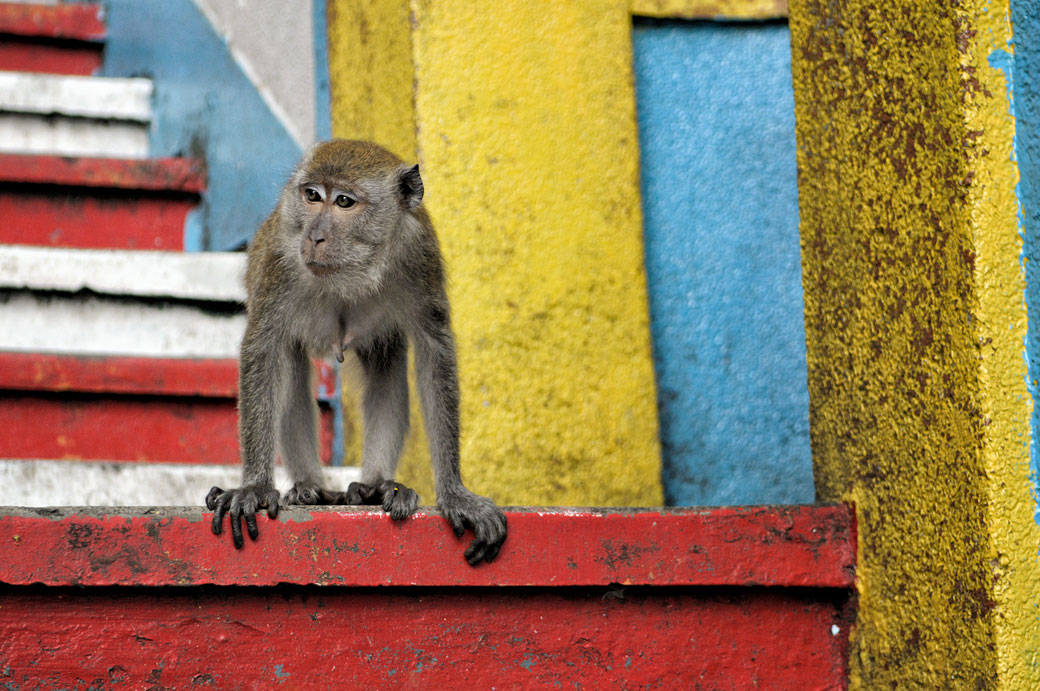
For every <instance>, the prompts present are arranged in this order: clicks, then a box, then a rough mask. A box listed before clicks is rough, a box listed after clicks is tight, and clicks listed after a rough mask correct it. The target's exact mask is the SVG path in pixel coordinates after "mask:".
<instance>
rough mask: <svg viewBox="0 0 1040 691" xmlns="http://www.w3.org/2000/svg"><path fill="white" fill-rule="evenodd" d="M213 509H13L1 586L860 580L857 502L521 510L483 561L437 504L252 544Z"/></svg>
mask: <svg viewBox="0 0 1040 691" xmlns="http://www.w3.org/2000/svg"><path fill="white" fill-rule="evenodd" d="M211 516H212V514H211V513H209V512H206V511H204V510H203V509H202V508H179V507H177V508H173V507H165V508H163V507H160V508H139V509H103V508H77V507H66V508H52V509H31V508H0V584H10V585H30V584H34V583H41V584H44V585H48V586H66V585H76V586H109V585H121V586H194V585H210V584H213V585H248V586H270V585H276V584H280V583H288V584H297V585H342V586H382V585H395V586H592V585H609V584H615V583H616V584H621V585H654V586H785V587H791V586H798V587H817V588H841V589H848V588H851V587H852V585H853V581H854V569H855V538H854V529H853V519H852V515H851V513H850V510H849V509H848V508H847V507H845V506H832V505H828V506H783V507H740V508H733V507H726V508H712V509H639V510H623V509H621V510H618V509H564V508H552V509H548V508H547V509H532V508H523V509H516V508H514V509H510V510H508V511H507V517H508V520H509V531H510V532H509V538H508V540H507V541H506V544H505V545H504V547H503V549H502V551H501V553H500V555H499V557H498V559H497V560H496V561H495V562H494V563H492V564H488V565H482V566H481V567H479V568H475V569H474V568H470V567H469V566H467V565H466V563H465V561H464V560H463V557H462V552H463V549H464V548H465V546H466V545H467V544H468V541H469V540H470V539H471V538H472V535H469V534H467V536H466V537H464V538H462V539H458V538H456V537H455V536H454V534H453V533H452V532H451V529H450V528H449V527H448V525H447V523H446V522H445V521H444V520H443V519H442V518H441V517H440V516H439V515H438V514H437V513H436V512H434V511H432V510H425V511H421V512H419V513H417V514H415V515H414V516H412V517H410V518H409V519H408V520H406V521H404V522H402V523H399V524H395V523H393V522H392V521H391V520H390V518H389V517H388V516H386V515H385V514H383V513H382V512H381V511H379V510H376V509H369V508H361V507H334V508H325V507H323V508H318V509H314V510H310V511H306V510H303V509H298V508H297V509H291V510H290V509H286V510H284V511H282V512H281V514H280V515H279V518H278V519H277V520H273V521H272V520H269V519H267V518H266V516H265V517H263V518H261V519H260V521H259V526H260V537H259V539H258V540H257V541H256V542H251V541H249V540H248V538H247V540H246V545H245V547H244V548H243V549H242V550H238V551H236V550H235V549H234V548H233V547H232V545H231V536H230V535H229V534H228V533H227V532H226V531H225V533H224V534H223V535H219V536H217V535H213V534H212V533H211V532H210V517H211Z"/></svg>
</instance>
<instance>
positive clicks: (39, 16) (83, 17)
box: [0, 2, 105, 42]
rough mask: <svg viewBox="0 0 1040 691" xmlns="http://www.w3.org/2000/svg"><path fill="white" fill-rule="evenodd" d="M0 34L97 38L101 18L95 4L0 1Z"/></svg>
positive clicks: (99, 37) (102, 28)
mask: <svg viewBox="0 0 1040 691" xmlns="http://www.w3.org/2000/svg"><path fill="white" fill-rule="evenodd" d="M0 34H9V35H15V36H32V37H40V38H52V39H66V40H75V41H90V42H100V41H103V40H104V38H105V22H104V21H103V19H102V10H101V6H100V5H97V4H79V3H77V4H68V5H41V4H36V3H14V2H10V3H7V2H5V3H0Z"/></svg>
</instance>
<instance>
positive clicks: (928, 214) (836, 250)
mask: <svg viewBox="0 0 1040 691" xmlns="http://www.w3.org/2000/svg"><path fill="white" fill-rule="evenodd" d="M791 5H792V6H791V31H792V46H793V49H792V53H793V55H792V59H793V66H794V79H795V97H796V99H795V100H796V110H797V134H798V164H799V177H800V181H799V194H800V206H801V229H802V230H801V233H802V262H803V283H804V288H805V308H806V337H807V345H808V366H809V388H810V426H811V437H812V447H813V457H814V469H815V475H816V483H817V491H818V493H819V495H820V498H821V499H823V500H846V501H852V502H855V503H856V509H857V517H858V520H859V552H860V556H859V582H858V588H859V594H860V599H859V615H858V617H859V620H858V623H857V628H856V632H855V634H854V637H853V651H852V659H851V661H850V669H851V675H852V682H853V686H854V687H855V688H862V689H875V688H890V687H891V688H909V687H920V688H1009V689H1010V688H1016V689H1019V688H1021V689H1032V688H1038V687H1040V669H1038V668H1037V667H1036V666H1035V665H1033V664H1031V663H1030V662H1029V661H1028V659H1027V657H1028V655H1027V652H1026V651H1027V650H1028V651H1033V650H1035V649H1036V648H1037V643H1038V630H1037V624H1036V590H1035V584H1036V583H1037V582H1040V581H1038V578H1037V576H1038V572H1037V558H1036V556H1037V545H1038V540H1037V535H1036V524H1035V523H1033V520H1032V513H1031V509H1032V500H1031V498H1030V496H1029V481H1028V438H1029V436H1028V435H1029V428H1028V421H1029V415H1030V410H1031V403H1030V400H1029V395H1028V393H1027V391H1026V387H1025V374H1026V369H1025V360H1024V357H1023V348H1024V337H1025V306H1024V300H1023V296H1024V292H1023V291H1024V282H1023V278H1022V272H1021V267H1020V265H1019V255H1020V250H1021V246H1020V239H1019V237H1018V230H1017V225H1016V222H1015V212H1016V206H1015V200H1014V184H1015V181H1016V179H1017V178H1016V175H1017V173H1016V171H1015V169H1014V164H1013V162H1012V158H1011V155H1010V147H1011V143H1012V136H1013V122H1012V121H1011V119H1010V116H1009V114H1008V103H1007V98H1006V95H1007V91H1006V84H1005V83H1004V82H1003V78H1002V75H1001V74H1000V73H999V72H998V71H997V70H994V69H992V68H990V67H989V65H988V62H987V58H988V55H989V51H990V50H991V48H992V46H993V45H1000V44H1002V43H1003V42H1004V41H1005V39H1006V37H1007V26H1006V21H1007V19H1006V17H1007V15H1006V9H1007V8H1006V6H1005V5H1001V4H999V3H987V2H983V1H981V0H977V1H969V2H965V3H960V6H959V7H958V8H953V7H952V6H948V5H946V4H941V3H928V4H924V3H915V2H890V3H873V2H863V1H852V2H847V3H843V4H842V5H841V6H835V5H833V4H832V3H828V2H825V1H823V0H797V1H796V2H792V3H791Z"/></svg>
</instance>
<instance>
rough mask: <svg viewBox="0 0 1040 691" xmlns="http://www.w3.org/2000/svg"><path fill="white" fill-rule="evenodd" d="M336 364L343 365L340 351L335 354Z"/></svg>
mask: <svg viewBox="0 0 1040 691" xmlns="http://www.w3.org/2000/svg"><path fill="white" fill-rule="evenodd" d="M336 362H338V363H340V364H342V363H343V351H342V350H341V351H339V352H338V353H336Z"/></svg>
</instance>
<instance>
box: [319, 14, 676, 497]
mask: <svg viewBox="0 0 1040 691" xmlns="http://www.w3.org/2000/svg"><path fill="white" fill-rule="evenodd" d="M329 18H330V22H329V31H330V39H331V40H330V60H331V66H330V71H331V74H332V94H333V132H334V134H336V135H338V136H369V137H374V138H375V139H377V140H378V141H382V142H384V143H386V144H387V145H388V146H390V147H391V148H394V149H395V150H397V151H399V152H401V153H402V155H407V152H408V150H409V146H410V145H411V143H412V142H414V150H415V151H416V152H417V153H418V158H419V162H420V164H421V166H422V170H423V179H424V182H425V185H426V199H425V202H426V204H427V207H428V208H429V209H430V211H431V213H432V216H433V218H434V221H435V223H436V224H437V227H438V231H439V235H440V237H441V242H442V247H443V250H444V254H445V257H446V260H447V264H448V273H449V277H450V281H449V293H450V297H451V301H452V306H453V315H454V316H453V322H454V326H455V331H456V336H457V338H458V346H459V367H460V383H461V387H462V465H463V474H464V477H465V479H466V480H467V482H468V484H469V485H470V486H471V487H472V488H473V489H474V490H475V491H478V492H481V493H485V494H488V495H490V496H492V497H493V498H495V499H496V500H498V501H499V502H502V503H509V504H602V505H641V504H642V505H654V504H660V503H661V500H662V494H661V485H660V450H659V444H658V424H657V415H656V405H655V391H654V378H653V367H652V362H651V355H650V331H649V317H648V311H647V297H646V279H645V274H644V270H643V246H642V217H641V210H640V198H639V181H638V151H637V132H636V124H635V105H634V94H633V86H632V70H631V59H632V55H631V36H630V28H631V23H630V17H629V14H628V6H627V3H620V2H599V1H592V0H585V1H583V2H576V3H568V4H552V5H545V4H544V3H538V2H509V3H499V4H494V5H487V4H483V3H469V2H461V1H456V2H437V3H427V2H415V3H413V4H412V5H411V6H410V7H409V6H408V5H405V4H403V3H399V2H390V3H375V2H373V3H365V4H363V5H353V4H352V3H346V2H334V3H331V6H330V14H329ZM380 22H385V24H381V23H380ZM395 30H396V33H394V31H395ZM409 31H410V32H411V33H410V35H409V33H407V32H409ZM384 32H387V33H388V35H386V36H383V37H382V38H378V39H377V38H375V37H376V36H377V34H379V35H382V34H383V33H384ZM402 32H405V33H402ZM352 42H353V43H352ZM391 45H392V46H396V47H397V49H398V51H401V52H394V53H387V46H391ZM351 46H357V47H358V48H357V50H358V51H360V53H359V52H352V50H351ZM409 46H410V47H409ZM401 55H411V56H412V65H411V67H410V68H409V67H408V65H407V63H406V62H405V61H404V60H403V59H401V57H400V56H401ZM395 56H397V57H395ZM366 60H367V61H369V63H367V64H376V65H379V66H380V67H379V69H381V70H382V69H386V70H388V71H389V72H388V75H389V76H388V80H389V81H388V88H389V89H390V92H391V93H392V94H393V95H392V96H390V95H383V94H379V93H378V89H377V88H376V85H378V82H376V83H375V85H366V84H364V83H362V84H358V83H355V82H356V80H355V81H351V72H350V65H356V64H366V63H365V62H364V61H366ZM405 87H407V89H406V88H405ZM369 89H370V90H369ZM366 90H369V91H366ZM348 92H349V93H348ZM366 94H368V95H366ZM413 104H414V106H413ZM359 107H360V109H361V111H360V112H358V111H357V110H352V109H357V108H359ZM412 107H414V116H413V117H412V118H411V119H409V118H408V110H409V108H412ZM366 109H367V110H366ZM414 417H415V416H414V415H413V419H414ZM426 465H427V461H426V460H425V453H423V452H422V450H421V449H419V450H417V451H414V452H409V453H406V456H405V459H404V461H403V463H402V469H401V472H400V473H399V478H400V479H401V480H402V481H403V482H405V483H409V482H411V483H413V484H415V485H416V486H417V488H418V489H419V490H420V492H421V493H423V494H424V495H425V500H426V501H432V499H433V493H432V487H431V484H430V482H429V475H428V470H426Z"/></svg>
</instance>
